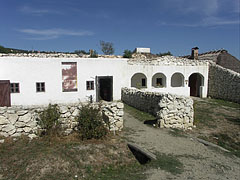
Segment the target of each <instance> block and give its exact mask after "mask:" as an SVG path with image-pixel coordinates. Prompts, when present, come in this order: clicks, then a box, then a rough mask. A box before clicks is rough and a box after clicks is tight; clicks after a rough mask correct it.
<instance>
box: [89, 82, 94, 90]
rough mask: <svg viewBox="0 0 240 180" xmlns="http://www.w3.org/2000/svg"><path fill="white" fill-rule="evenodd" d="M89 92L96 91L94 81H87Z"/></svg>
mask: <svg viewBox="0 0 240 180" xmlns="http://www.w3.org/2000/svg"><path fill="white" fill-rule="evenodd" d="M87 90H94V81H87Z"/></svg>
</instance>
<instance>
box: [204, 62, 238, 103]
mask: <svg viewBox="0 0 240 180" xmlns="http://www.w3.org/2000/svg"><path fill="white" fill-rule="evenodd" d="M208 96H210V97H212V98H219V99H223V100H228V101H232V102H236V103H240V74H239V73H237V72H234V71H232V70H229V69H226V68H223V67H221V66H219V65H216V64H214V63H211V65H210V67H209V80H208Z"/></svg>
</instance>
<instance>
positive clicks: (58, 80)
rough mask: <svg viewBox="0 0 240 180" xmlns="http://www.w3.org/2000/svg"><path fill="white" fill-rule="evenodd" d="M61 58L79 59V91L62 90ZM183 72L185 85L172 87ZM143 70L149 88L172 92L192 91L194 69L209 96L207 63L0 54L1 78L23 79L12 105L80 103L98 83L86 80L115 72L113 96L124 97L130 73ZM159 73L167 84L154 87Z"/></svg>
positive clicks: (186, 93)
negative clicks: (88, 84) (89, 86)
mask: <svg viewBox="0 0 240 180" xmlns="http://www.w3.org/2000/svg"><path fill="white" fill-rule="evenodd" d="M62 62H77V82H78V84H77V86H78V91H77V92H62ZM176 72H180V73H182V74H183V75H184V87H176V88H173V87H171V76H172V75H173V74H174V73H176ZM135 73H143V74H145V75H146V77H147V89H148V90H150V91H159V92H170V93H173V94H178V95H186V96H189V95H190V88H189V87H187V86H188V82H187V80H188V78H189V76H190V75H191V74H192V73H200V74H202V75H203V76H204V87H203V97H206V96H207V84H208V83H207V82H208V66H207V65H206V66H191V65H190V66H174V65H166V66H162V65H161V66H159V65H150V64H148V65H146V64H145V65H144V64H141V65H139V64H135V65H131V64H129V63H128V62H127V59H120V58H118V59H111V58H37V57H0V80H10V81H11V83H20V93H13V94H11V104H12V105H44V104H48V103H77V102H78V101H82V102H84V101H86V100H87V99H88V96H90V95H93V100H96V87H95V88H94V90H86V81H90V80H92V81H94V83H95V77H96V76H113V100H120V99H121V88H122V87H131V77H132V76H133V75H134V74H135ZM156 73H163V74H164V75H165V76H166V88H153V87H152V77H153V76H154V74H156ZM36 82H45V87H46V90H45V92H38V93H37V92H36Z"/></svg>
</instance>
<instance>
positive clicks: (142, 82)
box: [131, 73, 147, 88]
mask: <svg viewBox="0 0 240 180" xmlns="http://www.w3.org/2000/svg"><path fill="white" fill-rule="evenodd" d="M131 87H135V88H146V87H147V77H146V76H145V75H144V74H143V73H136V74H134V75H133V76H132V78H131Z"/></svg>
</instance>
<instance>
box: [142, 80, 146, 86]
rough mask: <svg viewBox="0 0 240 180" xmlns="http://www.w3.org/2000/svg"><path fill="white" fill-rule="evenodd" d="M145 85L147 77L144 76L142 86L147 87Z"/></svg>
mask: <svg viewBox="0 0 240 180" xmlns="http://www.w3.org/2000/svg"><path fill="white" fill-rule="evenodd" d="M145 86H146V79H145V78H142V87H145Z"/></svg>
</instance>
